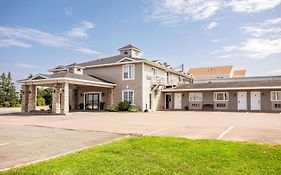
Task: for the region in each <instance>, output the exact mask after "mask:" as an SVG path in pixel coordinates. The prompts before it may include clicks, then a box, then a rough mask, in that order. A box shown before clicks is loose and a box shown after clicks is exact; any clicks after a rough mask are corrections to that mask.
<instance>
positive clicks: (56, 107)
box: [52, 84, 60, 114]
mask: <svg viewBox="0 0 281 175" xmlns="http://www.w3.org/2000/svg"><path fill="white" fill-rule="evenodd" d="M52 113H54V114H59V113H60V86H59V84H55V85H54V87H53V93H52Z"/></svg>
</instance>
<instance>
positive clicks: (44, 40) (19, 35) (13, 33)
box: [0, 26, 69, 47]
mask: <svg viewBox="0 0 281 175" xmlns="http://www.w3.org/2000/svg"><path fill="white" fill-rule="evenodd" d="M0 40H1V41H2V42H5V41H6V44H7V46H8V45H9V44H11V43H13V44H14V46H19V47H29V46H30V44H25V42H24V41H33V42H37V43H40V44H42V45H46V46H50V47H66V46H67V45H69V41H68V40H67V39H66V38H64V37H61V36H56V35H52V34H50V33H46V32H42V31H39V30H36V29H32V28H20V27H18V28H11V27H4V26H0ZM7 40H10V43H9V42H7ZM12 41H13V42H12ZM15 43H16V44H15Z"/></svg>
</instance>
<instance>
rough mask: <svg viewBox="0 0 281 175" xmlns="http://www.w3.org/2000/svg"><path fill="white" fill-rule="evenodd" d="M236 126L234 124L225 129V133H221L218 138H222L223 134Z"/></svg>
mask: <svg viewBox="0 0 281 175" xmlns="http://www.w3.org/2000/svg"><path fill="white" fill-rule="evenodd" d="M233 128H234V125H232V126H230V127H229V128H228V129H227V130H225V131H224V132H223V133H221V135H220V136H219V137H218V138H217V140H220V139H221V138H223V136H224V135H225V134H226V133H228V132H229V131H230V130H232V129H233Z"/></svg>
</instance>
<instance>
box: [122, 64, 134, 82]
mask: <svg viewBox="0 0 281 175" xmlns="http://www.w3.org/2000/svg"><path fill="white" fill-rule="evenodd" d="M122 76H123V77H122V78H123V80H133V79H135V65H133V64H128V65H124V66H123V70H122Z"/></svg>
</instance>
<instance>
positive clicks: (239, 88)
mask: <svg viewBox="0 0 281 175" xmlns="http://www.w3.org/2000/svg"><path fill="white" fill-rule="evenodd" d="M257 89H281V86H267V87H265V86H264V87H229V88H198V89H164V90H162V92H192V91H220V90H257Z"/></svg>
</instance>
